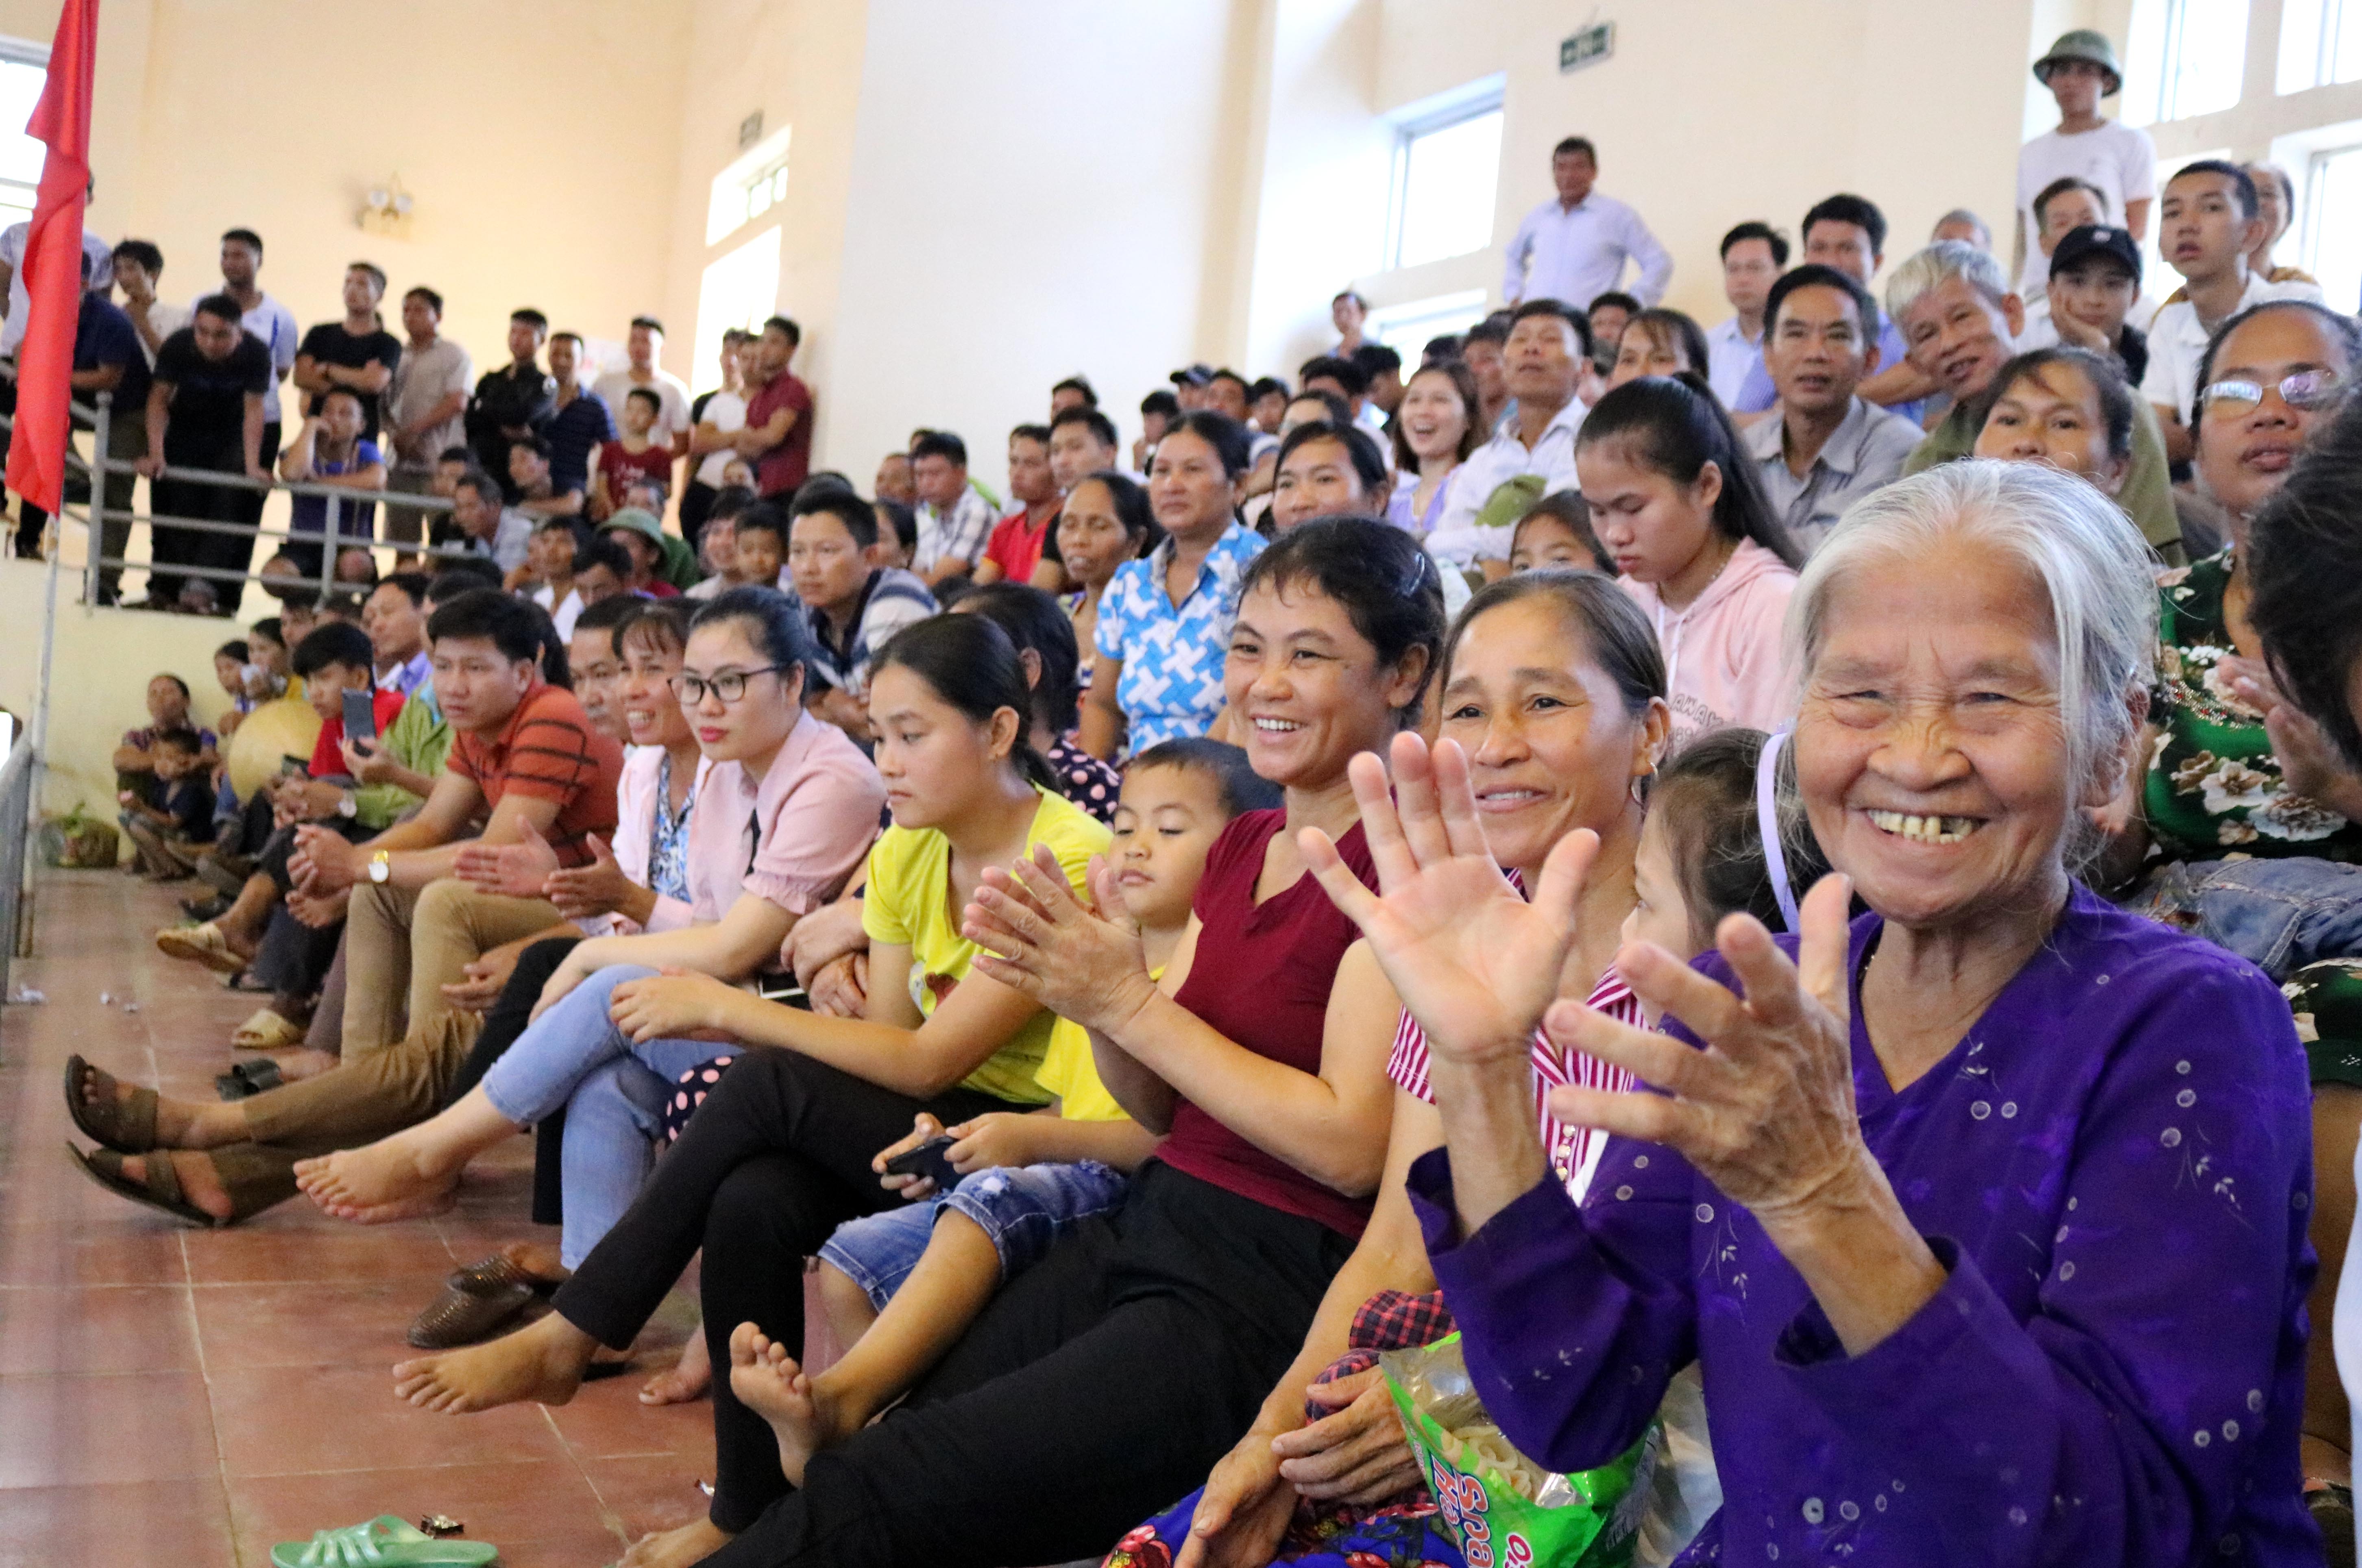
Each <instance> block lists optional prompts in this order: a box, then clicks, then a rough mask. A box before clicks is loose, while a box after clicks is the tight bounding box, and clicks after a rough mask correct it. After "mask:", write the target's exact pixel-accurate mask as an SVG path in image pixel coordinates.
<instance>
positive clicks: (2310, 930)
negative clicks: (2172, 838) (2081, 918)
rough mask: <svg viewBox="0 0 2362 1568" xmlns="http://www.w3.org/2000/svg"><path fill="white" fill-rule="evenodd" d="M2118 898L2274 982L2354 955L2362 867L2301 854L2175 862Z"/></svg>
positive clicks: (2361, 939)
mask: <svg viewBox="0 0 2362 1568" xmlns="http://www.w3.org/2000/svg"><path fill="white" fill-rule="evenodd" d="M2120 901H2121V902H2122V904H2123V906H2124V908H2125V909H2126V910H2128V911H2131V912H2132V913H2134V914H2141V915H2147V917H2148V918H2149V919H2151V920H2154V921H2157V922H2159V923H2161V924H2164V925H2169V926H2172V927H2173V928H2174V929H2175V930H2177V931H2186V932H2189V933H2191V934H2192V935H2196V936H2202V937H2204V938H2205V939H2206V940H2207V941H2209V942H2211V943H2213V944H2214V945H2215V946H2217V947H2224V948H2228V949H2229V950H2230V951H2231V952H2234V953H2236V954H2237V955H2239V956H2240V957H2242V958H2245V959H2246V960H2247V962H2249V963H2250V964H2253V965H2254V966H2256V967H2257V968H2258V969H2261V970H2262V971H2263V972H2264V973H2265V974H2267V975H2269V976H2270V977H2272V979H2273V980H2274V981H2275V982H2286V981H2287V980H2288V978H2289V977H2290V976H2291V975H2293V974H2295V973H2296V972H2297V971H2298V970H2299V969H2301V968H2303V967H2305V966H2307V965H2310V964H2316V963H2320V962H2321V961H2323V960H2324V959H2330V958H2352V957H2356V956H2362V866H2343V865H2340V864H2338V863H2337V862H2335V861H2334V860H2316V859H2314V858H2312V856H2302V855H2291V856H2281V857H2279V858H2276V859H2269V860H2260V859H2246V858H2233V859H2225V860H2192V861H2186V862H2177V863H2174V864H2170V865H2167V866H2162V867H2158V869H2157V870H2155V871H2153V872H2151V873H2150V874H2149V876H2148V878H2147V880H2146V881H2144V882H2142V883H2141V884H2140V885H2139V886H2138V887H2137V888H2136V889H2134V890H2133V892H2132V893H2131V894H2129V895H2128V896H2127V897H2125V899H2123V900H2120Z"/></svg>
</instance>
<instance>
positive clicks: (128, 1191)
mask: <svg viewBox="0 0 2362 1568" xmlns="http://www.w3.org/2000/svg"><path fill="white" fill-rule="evenodd" d="M66 1154H68V1155H69V1156H71V1157H72V1160H73V1163H74V1164H75V1165H77V1166H79V1167H81V1170H82V1173H83V1175H84V1176H88V1177H90V1179H91V1180H93V1181H94V1182H96V1183H97V1184H98V1185H99V1186H101V1187H105V1188H106V1190H107V1191H109V1192H111V1193H114V1194H115V1195H116V1197H118V1198H129V1199H130V1200H131V1201H132V1202H134V1203H137V1204H138V1205H140V1206H141V1207H143V1208H147V1209H155V1210H156V1211H157V1212H158V1213H160V1214H169V1215H171V1217H172V1218H173V1219H175V1220H181V1221H182V1222H183V1223H186V1224H190V1225H201V1226H204V1227H205V1228H206V1229H208V1230H220V1229H222V1228H224V1227H226V1226H229V1225H235V1224H237V1222H238V1221H240V1220H251V1219H252V1218H254V1216H256V1215H257V1214H259V1213H261V1212H262V1211H263V1210H264V1209H270V1208H273V1207H275V1206H277V1205H279V1204H281V1203H284V1202H285V1201H286V1200H287V1199H289V1198H292V1197H294V1196H295V1166H294V1162H293V1161H292V1160H288V1159H285V1158H283V1157H281V1156H278V1155H275V1154H268V1153H265V1152H264V1151H263V1150H261V1149H259V1148H258V1147H256V1146H255V1145H254V1144H252V1143H233V1144H231V1145H230V1146H229V1147H228V1148H226V1149H211V1150H207V1151H204V1158H205V1159H207V1160H210V1161H211V1162H213V1167H214V1174H215V1176H218V1177H219V1178H220V1180H221V1184H222V1189H223V1190H224V1191H225V1192H226V1193H228V1194H229V1205H230V1210H229V1218H227V1219H226V1220H220V1219H215V1217H214V1216H213V1215H210V1214H208V1213H206V1212H205V1211H204V1209H200V1208H198V1207H197V1206H196V1205H195V1204H193V1203H191V1202H190V1201H189V1200H188V1198H187V1196H186V1194H185V1193H184V1192H183V1191H182V1187H181V1173H180V1172H179V1171H177V1170H175V1169H174V1168H173V1165H172V1160H171V1154H172V1151H171V1150H165V1149H160V1150H157V1151H155V1152H154V1154H153V1156H151V1157H149V1158H148V1159H147V1161H146V1162H145V1174H144V1176H143V1178H142V1179H141V1180H138V1181H134V1180H132V1179H131V1178H130V1177H129V1176H126V1175H125V1174H124V1171H123V1162H124V1159H125V1158H126V1156H125V1155H123V1154H118V1153H116V1151H115V1150H113V1149H99V1150H95V1151H94V1152H92V1153H90V1154H83V1152H82V1151H81V1150H80V1149H77V1148H75V1147H74V1146H73V1145H72V1143H68V1144H67V1145H66Z"/></svg>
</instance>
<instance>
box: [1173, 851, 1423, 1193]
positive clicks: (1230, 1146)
mask: <svg viewBox="0 0 2362 1568" xmlns="http://www.w3.org/2000/svg"><path fill="white" fill-rule="evenodd" d="M1286 821H1287V813H1286V812H1284V811H1268V812H1247V813H1246V814H1245V815H1243V816H1242V817H1239V818H1238V819H1237V820H1235V821H1234V822H1232V823H1231V825H1230V826H1229V827H1227V828H1224V829H1223V830H1222V835H1221V837H1220V838H1218V839H1216V840H1215V841H1214V846H1213V848H1212V849H1211V850H1209V851H1208V852H1207V855H1206V874H1205V876H1204V877H1203V878H1201V879H1200V880H1199V881H1198V897H1197V900H1196V905H1195V908H1196V912H1197V915H1198V951H1197V954H1196V955H1195V956H1194V957H1192V958H1191V959H1190V961H1189V977H1188V978H1187V980H1185V981H1183V982H1182V985H1181V990H1180V993H1179V995H1177V996H1176V997H1175V998H1174V999H1175V1001H1178V1002H1179V1003H1180V1004H1181V1005H1182V1006H1183V1007H1186V1008H1187V1009H1188V1010H1190V1011H1191V1012H1194V1013H1196V1014H1197V1015H1198V1017H1199V1018H1201V1019H1203V1020H1204V1021H1206V1022H1207V1023H1208V1024H1209V1026H1211V1027H1212V1028H1213V1029H1215V1030H1217V1031H1219V1032H1220V1033H1221V1034H1222V1035H1224V1036H1225V1037H1227V1038H1228V1039H1230V1040H1232V1041H1234V1042H1236V1043H1238V1044H1240V1045H1242V1046H1243V1047H1245V1048H1246V1049H1247V1050H1250V1051H1252V1052H1253V1053H1254V1054H1255V1055H1258V1056H1266V1057H1269V1058H1270V1059H1271V1060H1273V1061H1275V1062H1278V1063H1282V1064H1284V1065H1285V1066H1290V1067H1294V1068H1295V1069H1296V1070H1297V1071H1298V1072H1302V1073H1318V1072H1319V1070H1320V1038H1321V1032H1322V1028H1323V1025H1324V1024H1325V1023H1326V1022H1327V1021H1328V1016H1329V991H1330V987H1331V986H1332V985H1334V984H1335V983H1336V979H1337V966H1338V964H1339V962H1340V961H1341V960H1342V959H1343V958H1344V956H1345V949H1346V948H1348V947H1351V946H1352V944H1353V942H1354V939H1355V938H1357V937H1358V936H1360V935H1361V933H1360V932H1359V931H1358V930H1356V929H1355V928H1354V925H1353V922H1352V921H1350V920H1347V919H1346V918H1345V917H1344V916H1343V915H1342V914H1340V913H1339V912H1338V911H1337V906H1336V905H1335V904H1332V903H1330V901H1329V895H1328V894H1326V893H1324V892H1322V891H1321V890H1320V883H1319V880H1318V879H1317V878H1314V877H1313V876H1312V874H1311V873H1310V872H1306V873H1305V874H1304V875H1303V876H1301V877H1299V878H1297V879H1296V882H1295V884H1294V885H1293V886H1292V887H1289V888H1287V889H1284V890H1283V891H1281V892H1278V893H1275V894H1274V895H1272V896H1271V897H1270V898H1268V899H1265V900H1264V901H1263V902H1262V903H1261V904H1257V903H1256V902H1255V901H1254V886H1255V879H1256V878H1258V877H1260V876H1262V875H1263V856H1264V848H1265V846H1267V845H1269V844H1270V843H1271V841H1272V838H1273V836H1274V835H1275V834H1277V833H1278V832H1279V831H1280V829H1281V828H1282V827H1283V826H1284V825H1285V824H1286ZM1337 853H1338V854H1339V855H1341V856H1343V857H1344V860H1345V864H1346V865H1347V866H1349V867H1352V871H1353V875H1354V876H1356V877H1359V878H1361V879H1362V880H1363V882H1365V883H1367V884H1369V886H1370V887H1371V888H1372V889H1375V888H1376V887H1377V883H1378V878H1377V872H1376V871H1375V870H1374V869H1373V868H1372V867H1371V865H1370V850H1369V845H1367V844H1366V843H1365V842H1364V841H1363V836H1362V824H1361V823H1354V824H1353V831H1352V832H1351V833H1349V834H1346V835H1345V836H1344V837H1343V838H1342V839H1341V840H1339V841H1338V845H1337ZM1156 1157H1157V1158H1158V1159H1160V1160H1163V1161H1164V1163H1165V1164H1166V1165H1171V1166H1173V1167H1174V1168H1175V1170H1182V1171H1187V1172H1188V1173H1189V1174H1190V1175H1191V1176H1196V1177H1198V1179H1200V1180H1202V1181H1208V1182H1211V1183H1212V1184H1213V1185H1214V1186H1216V1187H1221V1188H1222V1189H1223V1190H1225V1191H1227V1192H1234V1193H1237V1194H1238V1195H1239V1196H1240V1197H1241V1198H1247V1199H1249V1200H1251V1201H1253V1202H1256V1203H1260V1204H1263V1205H1264V1206H1265V1207H1267V1208H1271V1209H1279V1210H1280V1211H1281V1212H1283V1213H1286V1214H1296V1215H1300V1216H1302V1217H1303V1218H1305V1219H1307V1220H1315V1221H1317V1222H1319V1223H1320V1224H1322V1225H1326V1226H1328V1227H1329V1229H1330V1230H1332V1231H1339V1232H1341V1234H1344V1235H1347V1236H1355V1237H1358V1236H1360V1235H1361V1233H1362V1228H1363V1226H1364V1225H1365V1224H1367V1223H1368V1222H1369V1219H1370V1199H1368V1198H1347V1197H1345V1196H1344V1195H1343V1194H1342V1193H1340V1192H1337V1191H1335V1190H1333V1189H1332V1188H1330V1187H1323V1186H1321V1185H1320V1184H1319V1182H1317V1181H1314V1180H1313V1179H1312V1178H1311V1177H1310V1176H1306V1175H1305V1174H1304V1173H1303V1172H1301V1171H1299V1170H1297V1168H1296V1167H1295V1166H1293V1165H1288V1164H1286V1162H1284V1161H1282V1160H1280V1159H1278V1158H1276V1157H1275V1156H1273V1155H1271V1154H1265V1153H1264V1151H1262V1150H1261V1149H1258V1148H1256V1147H1255V1146H1254V1145H1253V1144H1252V1143H1248V1142H1247V1141H1246V1140H1245V1139H1243V1138H1242V1137H1240V1136H1239V1135H1238V1134H1237V1133H1235V1132H1231V1130H1230V1129H1229V1128H1227V1127H1225V1126H1223V1125H1222V1124H1221V1123H1220V1122H1219V1121H1215V1120H1214V1119H1213V1118H1212V1117H1211V1116H1209V1115H1208V1114H1207V1113H1206V1112H1205V1111H1202V1110H1198V1108H1197V1107H1196V1106H1195V1105H1192V1104H1191V1103H1190V1102H1189V1101H1187V1100H1186V1099H1184V1100H1181V1101H1179V1102H1178V1103H1176V1104H1175V1106H1174V1108H1173V1131H1172V1134H1171V1136H1169V1137H1167V1138H1166V1139H1165V1140H1164V1143H1160V1144H1158V1145H1157V1149H1156Z"/></svg>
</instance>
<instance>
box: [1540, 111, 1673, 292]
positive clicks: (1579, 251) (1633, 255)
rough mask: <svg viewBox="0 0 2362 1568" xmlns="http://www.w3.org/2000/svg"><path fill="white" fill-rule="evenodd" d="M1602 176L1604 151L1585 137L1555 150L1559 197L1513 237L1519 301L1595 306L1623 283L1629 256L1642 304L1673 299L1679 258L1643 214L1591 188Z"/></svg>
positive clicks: (1553, 158) (1553, 160) (1543, 206)
mask: <svg viewBox="0 0 2362 1568" xmlns="http://www.w3.org/2000/svg"><path fill="white" fill-rule="evenodd" d="M1598 177H1599V153H1598V149H1595V148H1594V147H1593V146H1592V145H1591V143H1590V142H1589V141H1588V140H1587V139H1585V138H1583V137H1579V136H1571V137H1568V138H1566V139H1565V140H1564V141H1562V142H1560V143H1559V144H1558V146H1557V147H1556V148H1554V149H1551V182H1553V183H1554V184H1556V185H1557V186H1558V194H1557V196H1556V197H1554V198H1553V199H1551V200H1550V201H1547V202H1544V203H1543V204H1541V205H1540V206H1538V207H1536V208H1535V209H1534V210H1533V211H1532V212H1529V213H1528V214H1527V215H1526V217H1525V221H1524V222H1523V223H1520V224H1519V225H1518V232H1517V236H1516V237H1514V238H1512V239H1511V240H1510V241H1509V262H1508V271H1507V273H1506V275H1505V276H1504V277H1503V279H1502V282H1501V295H1502V297H1503V298H1504V299H1506V300H1507V301H1508V302H1509V303H1510V304H1518V302H1520V301H1522V300H1558V301H1560V302H1562V303H1563V304H1569V305H1572V306H1573V307H1574V308H1575V309H1576V310H1589V309H1590V308H1591V302H1592V301H1593V300H1594V299H1595V298H1596V297H1597V296H1599V295H1601V294H1604V293H1606V292H1607V291H1608V290H1610V289H1613V288H1615V287H1616V286H1617V284H1619V283H1620V282H1623V279H1624V264H1625V263H1626V262H1627V261H1629V262H1631V263H1632V264H1633V265H1634V266H1636V267H1638V268H1639V279H1638V281H1636V282H1634V283H1633V285H1632V289H1631V292H1632V293H1634V294H1636V295H1638V296H1639V300H1640V303H1641V304H1647V305H1653V304H1656V303H1657V302H1658V301H1660V300H1661V299H1663V298H1664V297H1665V285H1666V283H1667V282H1670V281H1672V275H1673V259H1672V257H1671V256H1669V255H1667V254H1666V253H1665V248H1664V247H1663V246H1661V245H1660V244H1658V243H1657V237H1656V236H1655V235H1653V234H1650V232H1649V226H1648V225H1647V224H1645V223H1643V222H1641V221H1640V215H1639V213H1636V212H1634V211H1633V210H1632V209H1631V208H1630V207H1629V206H1627V205H1626V204H1624V203H1622V202H1619V201H1617V199H1616V198H1615V197H1613V196H1603V195H1601V194H1600V193H1598V192H1596V191H1595V190H1593V189H1592V188H1591V187H1592V182H1594V181H1595V180H1596V179H1598Z"/></svg>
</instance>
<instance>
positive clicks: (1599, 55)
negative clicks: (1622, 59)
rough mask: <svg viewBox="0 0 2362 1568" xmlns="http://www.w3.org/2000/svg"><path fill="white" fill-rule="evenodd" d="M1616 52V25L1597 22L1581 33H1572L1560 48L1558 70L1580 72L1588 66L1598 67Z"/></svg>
mask: <svg viewBox="0 0 2362 1568" xmlns="http://www.w3.org/2000/svg"><path fill="white" fill-rule="evenodd" d="M1615 52H1616V24H1615V23H1613V22H1595V23H1594V24H1593V25H1592V26H1590V27H1587V28H1584V29H1583V30H1582V31H1581V32H1579V33H1571V34H1569V35H1568V36H1567V37H1566V39H1564V40H1563V41H1562V42H1561V43H1560V44H1559V46H1558V68H1559V69H1560V70H1561V71H1562V72H1563V71H1580V70H1582V69H1583V68H1584V66H1586V65H1596V64H1598V63H1599V62H1600V61H1603V60H1606V58H1607V57H1608V56H1609V55H1611V54H1614V53H1615Z"/></svg>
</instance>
